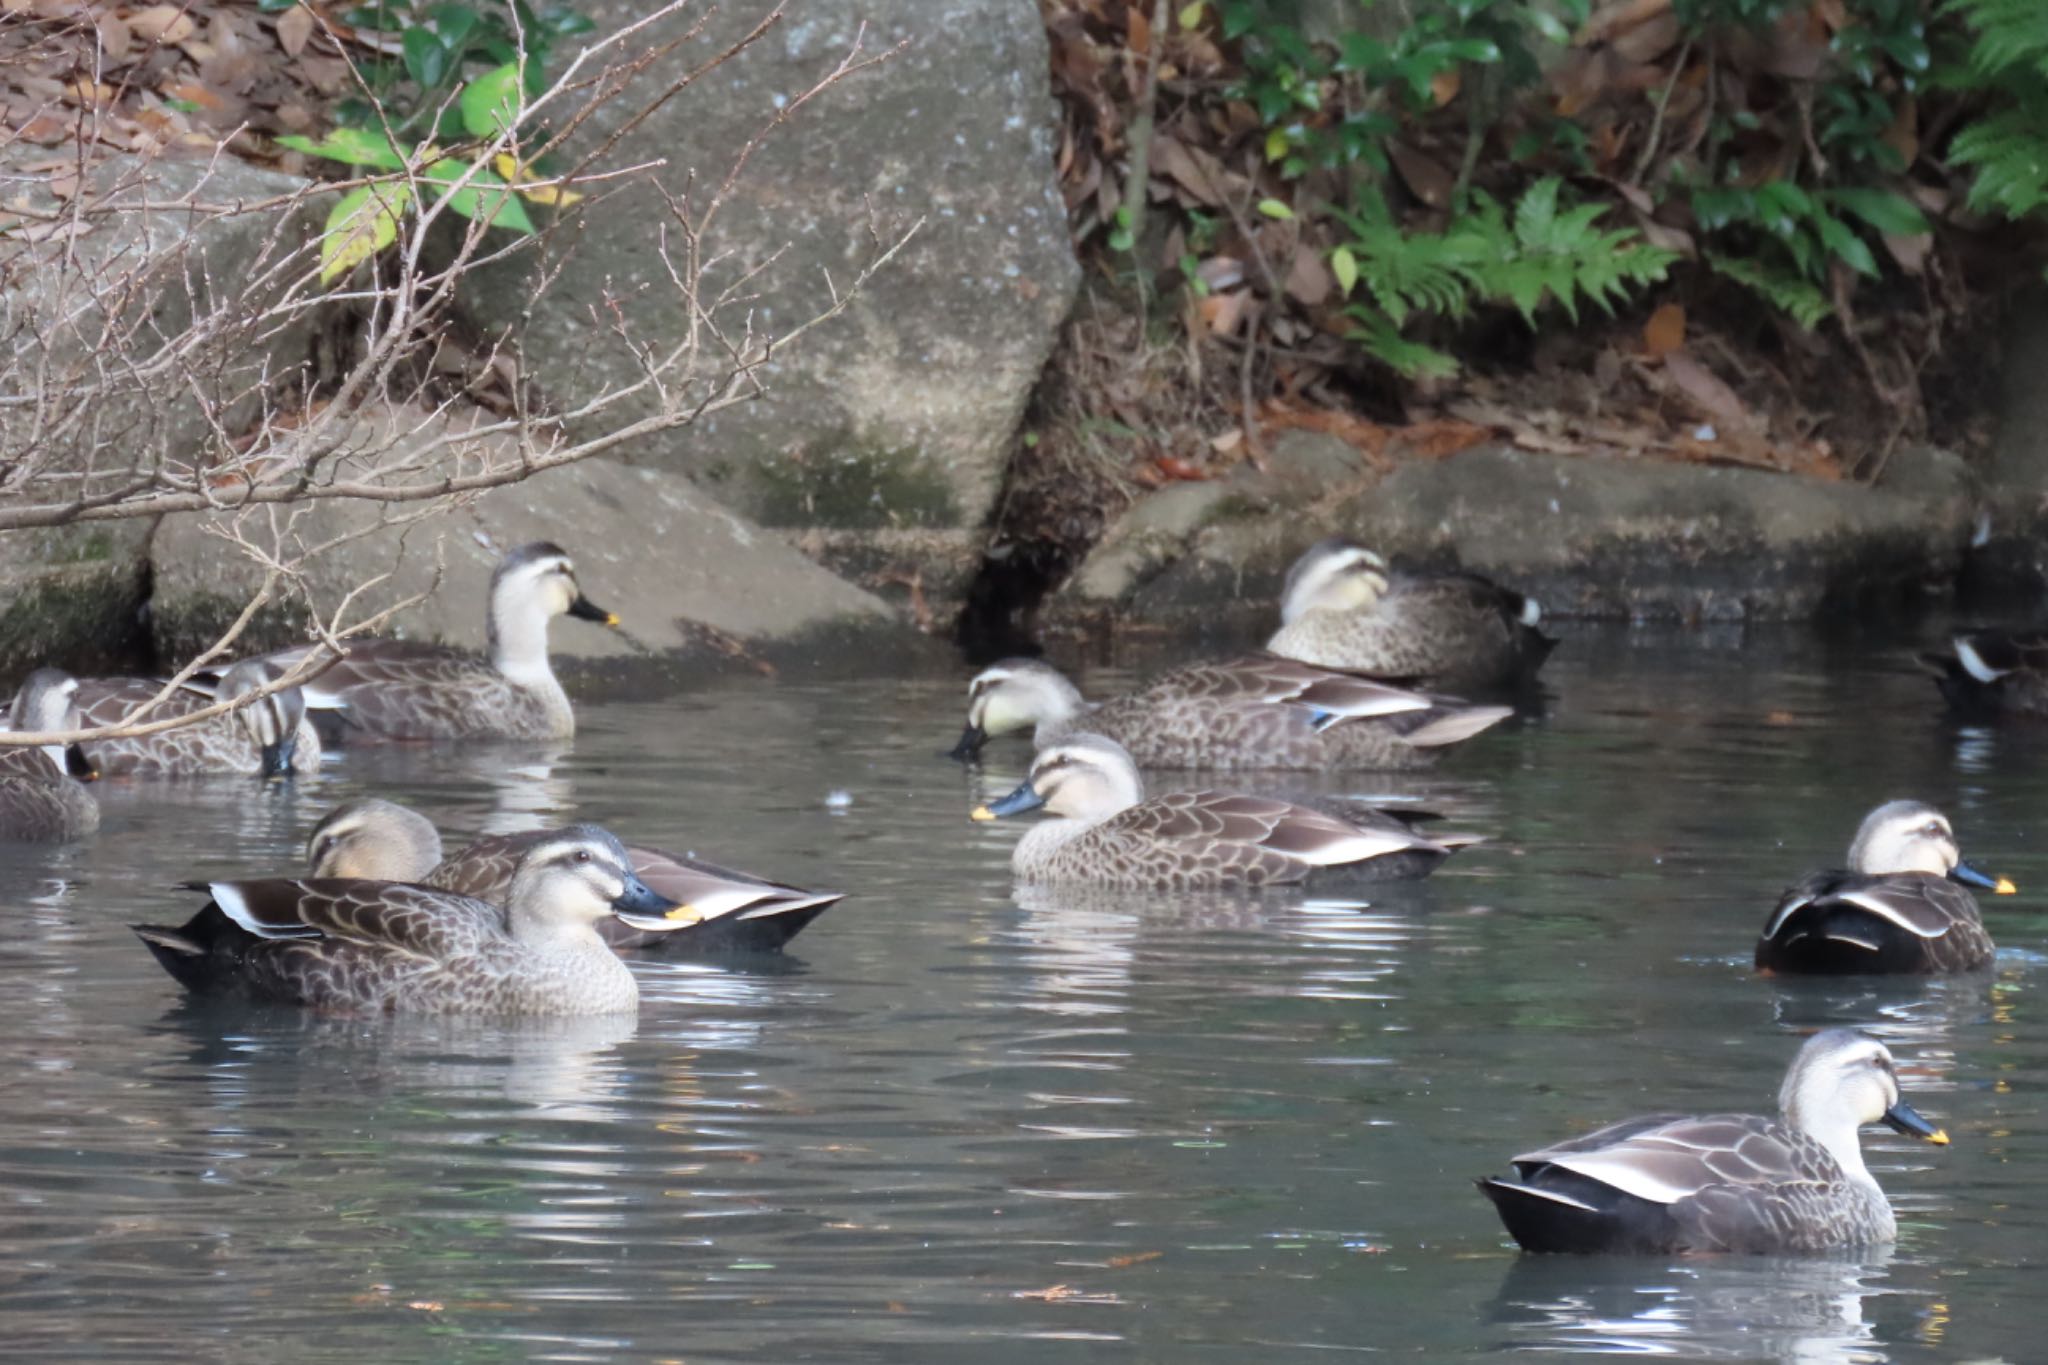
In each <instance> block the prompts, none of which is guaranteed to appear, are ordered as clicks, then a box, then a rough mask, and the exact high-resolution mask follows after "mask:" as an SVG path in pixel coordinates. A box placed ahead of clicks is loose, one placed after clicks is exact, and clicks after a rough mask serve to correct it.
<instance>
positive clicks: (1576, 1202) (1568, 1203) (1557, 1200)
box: [1493, 1180, 1604, 1213]
mask: <svg viewBox="0 0 2048 1365" xmlns="http://www.w3.org/2000/svg"><path fill="white" fill-rule="evenodd" d="M1493 1183H1494V1184H1496V1185H1498V1186H1499V1187H1500V1188H1502V1189H1504V1190H1513V1191H1514V1192H1515V1193H1517V1194H1526V1195H1528V1196H1529V1197H1530V1198H1531V1199H1543V1200H1548V1201H1549V1202H1550V1203H1553V1204H1562V1205H1564V1206H1565V1207H1566V1208H1568V1209H1584V1210H1585V1211H1586V1212H1587V1213H1601V1212H1604V1210H1602V1209H1601V1208H1600V1207H1599V1206H1598V1205H1597V1204H1588V1203H1587V1202H1586V1201H1585V1200H1583V1199H1574V1198H1572V1197H1571V1196H1570V1195H1568V1194H1559V1193H1558V1192H1557V1191H1556V1190H1539V1189H1537V1188H1536V1187H1535V1186H1534V1185H1522V1184H1517V1183H1516V1182H1515V1181H1512V1180H1496V1181H1494V1182H1493Z"/></svg>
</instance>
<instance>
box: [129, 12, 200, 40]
mask: <svg viewBox="0 0 2048 1365" xmlns="http://www.w3.org/2000/svg"><path fill="white" fill-rule="evenodd" d="M128 29H129V31H130V32H131V33H133V34H134V35H135V36H136V37H138V38H140V39H141V40H142V41H143V42H145V43H163V44H165V45H166V46H168V45H171V44H174V43H182V42H184V41H185V40H187V39H188V38H190V37H192V36H193V35H194V34H196V33H197V32H199V25H198V24H196V23H194V22H193V20H192V16H191V15H189V14H187V13H186V12H185V10H184V8H183V7H182V6H178V5H151V6H150V7H149V8H148V9H139V10H137V11H135V13H133V14H131V15H129V16H128Z"/></svg>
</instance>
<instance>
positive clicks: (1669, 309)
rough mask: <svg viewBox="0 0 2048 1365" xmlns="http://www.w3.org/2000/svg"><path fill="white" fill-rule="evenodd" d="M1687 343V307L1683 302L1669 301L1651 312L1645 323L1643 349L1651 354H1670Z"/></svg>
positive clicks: (1660, 355) (1659, 355)
mask: <svg viewBox="0 0 2048 1365" xmlns="http://www.w3.org/2000/svg"><path fill="white" fill-rule="evenodd" d="M1683 345H1685V308H1684V306H1683V305H1681V304H1676V303H1667V304H1665V305H1663V306H1662V307H1660V308H1659V309H1658V310H1657V311H1656V312H1654V313H1652V314H1650V320H1649V321H1648V322H1646V323H1644V324H1643V349H1644V350H1645V351H1648V352H1649V353H1650V354H1651V355H1653V356H1657V357H1660V358H1661V357H1663V356H1667V355H1670V354H1671V353H1672V352H1673V351H1675V350H1677V349H1678V348H1679V347H1681V346H1683Z"/></svg>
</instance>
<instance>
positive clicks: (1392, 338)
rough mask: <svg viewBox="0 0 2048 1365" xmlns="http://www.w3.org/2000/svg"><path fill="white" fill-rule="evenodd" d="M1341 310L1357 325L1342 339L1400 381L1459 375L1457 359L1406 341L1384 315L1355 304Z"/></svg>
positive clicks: (1417, 343)
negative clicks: (1390, 370)
mask: <svg viewBox="0 0 2048 1365" xmlns="http://www.w3.org/2000/svg"><path fill="white" fill-rule="evenodd" d="M1344 311H1345V313H1346V314H1347V315H1349V316H1350V317H1352V318H1353V319H1355V320H1356V321H1357V323H1358V326H1356V327H1353V328H1352V329H1351V330H1350V331H1348V332H1346V333H1345V334H1344V335H1345V337H1346V338H1347V339H1348V340H1351V341H1355V342H1357V343H1358V344H1359V345H1361V346H1363V347H1364V348H1365V351H1366V354H1367V355H1370V356H1372V357H1373V359H1375V360H1377V361H1379V362H1380V363H1381V364H1383V365H1386V366H1387V367H1388V368H1390V369H1392V370H1393V371H1395V372H1396V373H1397V374H1399V375H1400V376H1401V377H1402V378H1404V379H1420V378H1430V379H1448V378H1450V377H1451V376H1452V375H1454V374H1456V373H1457V372H1458V362H1457V361H1456V360H1454V359H1452V358H1451V357H1450V356H1447V355H1445V354H1444V353H1443V352H1442V351H1439V350H1436V349H1435V348H1433V347H1429V346H1424V345H1423V344H1422V343H1421V342H1419V341H1410V340H1408V338H1406V337H1404V336H1402V335H1401V329H1400V327H1399V326H1398V325H1397V324H1396V323H1394V322H1393V321H1392V320H1391V319H1389V318H1388V317H1387V315H1386V314H1384V313H1381V312H1378V311H1376V310H1374V309H1371V308H1366V307H1364V306H1362V305H1360V304H1356V303H1354V304H1352V305H1351V306H1350V307H1349V308H1346V309H1345V310H1344Z"/></svg>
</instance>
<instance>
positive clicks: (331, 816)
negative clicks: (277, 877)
mask: <svg viewBox="0 0 2048 1365" xmlns="http://www.w3.org/2000/svg"><path fill="white" fill-rule="evenodd" d="M440 861H441V835H440V832H439V831H438V830H436V829H435V828H434V825H433V822H432V821H431V820H429V819H427V818H426V817H425V816H424V815H421V814H420V813H419V812H418V811H416V810H411V809H408V808H407V807H405V806H401V805H399V804H398V803H397V802H395V801H386V800H383V799H382V798H380V797H375V796H371V797H365V798H364V799H363V800H361V801H351V802H349V803H348V804H347V805H345V806H341V807H339V808H337V809H335V810H333V811H330V812H328V814H327V816H326V818H325V819H323V820H321V822H320V823H319V824H317V825H315V826H313V832H312V833H311V834H310V835H308V836H307V837H306V862H307V864H308V866H310V867H311V869H312V873H313V875H314V876H316V877H361V878H366V879H368V880H370V881H378V882H416V881H419V880H420V879H421V878H423V877H425V876H426V875H427V874H428V873H429V872H432V871H433V870H434V868H435V867H436V866H437V865H438V864H439V863H440Z"/></svg>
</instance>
